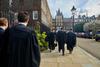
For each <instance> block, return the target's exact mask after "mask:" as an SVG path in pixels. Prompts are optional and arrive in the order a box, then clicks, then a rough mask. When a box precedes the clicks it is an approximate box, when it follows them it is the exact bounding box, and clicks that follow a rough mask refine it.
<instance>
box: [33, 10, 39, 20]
mask: <svg viewBox="0 0 100 67" xmlns="http://www.w3.org/2000/svg"><path fill="white" fill-rule="evenodd" d="M33 20H38V11H33Z"/></svg>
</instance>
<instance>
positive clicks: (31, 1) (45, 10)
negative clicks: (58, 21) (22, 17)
mask: <svg viewBox="0 0 100 67" xmlns="http://www.w3.org/2000/svg"><path fill="white" fill-rule="evenodd" d="M12 11H13V12H14V13H15V14H16V13H17V12H19V11H28V12H29V14H30V23H29V26H30V27H31V28H33V27H34V26H36V24H37V23H39V24H40V29H41V31H48V30H49V29H50V27H51V26H52V24H51V23H52V17H51V13H50V9H49V6H48V3H47V0H12Z"/></svg>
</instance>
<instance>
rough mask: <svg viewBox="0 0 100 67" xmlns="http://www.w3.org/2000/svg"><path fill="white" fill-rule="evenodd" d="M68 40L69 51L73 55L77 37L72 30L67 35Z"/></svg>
mask: <svg viewBox="0 0 100 67" xmlns="http://www.w3.org/2000/svg"><path fill="white" fill-rule="evenodd" d="M66 38H67V39H66V43H67V50H69V53H70V54H72V52H73V48H74V47H75V46H76V35H75V33H74V32H73V31H72V29H71V30H70V31H69V32H68V33H67V37H66Z"/></svg>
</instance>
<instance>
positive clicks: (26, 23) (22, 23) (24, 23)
mask: <svg viewBox="0 0 100 67" xmlns="http://www.w3.org/2000/svg"><path fill="white" fill-rule="evenodd" d="M19 24H22V25H25V26H27V23H23V22H19Z"/></svg>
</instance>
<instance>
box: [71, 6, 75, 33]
mask: <svg viewBox="0 0 100 67" xmlns="http://www.w3.org/2000/svg"><path fill="white" fill-rule="evenodd" d="M71 12H72V15H73V23H72V30H73V32H74V16H75V13H76V8H75V6H73V7H72V9H71Z"/></svg>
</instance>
